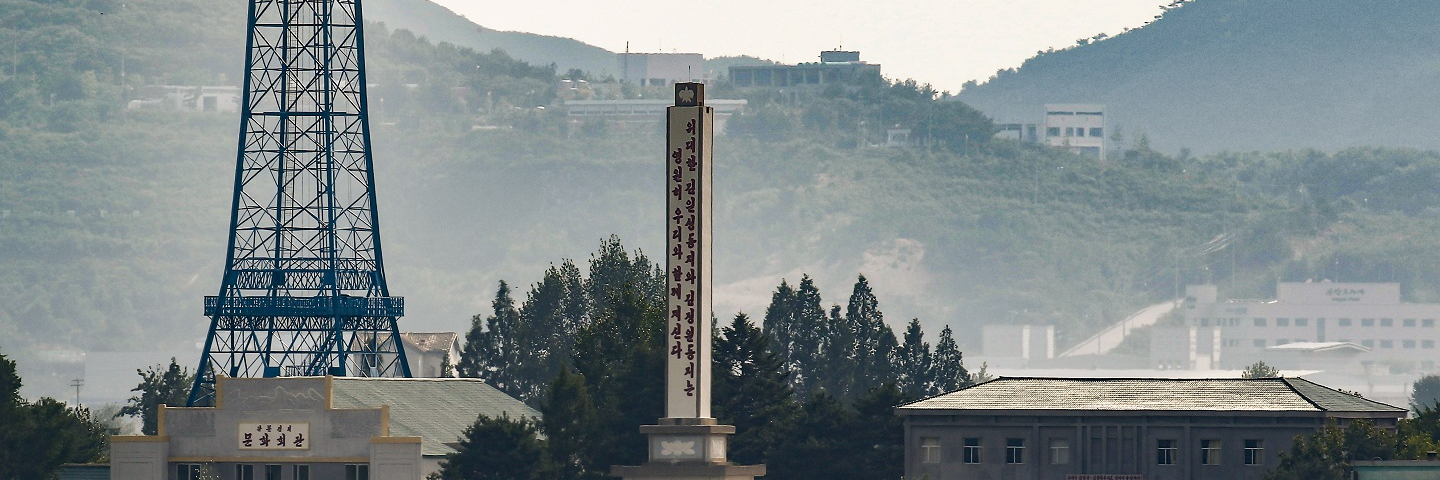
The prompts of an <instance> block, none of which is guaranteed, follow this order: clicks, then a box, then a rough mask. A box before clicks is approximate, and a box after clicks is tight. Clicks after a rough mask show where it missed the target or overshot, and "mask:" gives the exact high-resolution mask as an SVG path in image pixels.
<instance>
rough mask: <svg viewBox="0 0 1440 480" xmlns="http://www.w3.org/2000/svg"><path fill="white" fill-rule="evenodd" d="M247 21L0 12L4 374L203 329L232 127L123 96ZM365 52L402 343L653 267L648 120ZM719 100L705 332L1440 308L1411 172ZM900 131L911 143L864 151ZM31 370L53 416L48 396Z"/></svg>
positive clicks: (499, 75)
mask: <svg viewBox="0 0 1440 480" xmlns="http://www.w3.org/2000/svg"><path fill="white" fill-rule="evenodd" d="M1186 8H1187V9H1188V8H1190V7H1186ZM243 17H244V8H243V2H241V1H240V0H224V1H211V0H126V1H125V2H123V3H122V2H119V1H118V0H112V1H106V0H64V1H47V2H40V1H34V0H0V45H8V46H11V51H9V52H4V51H0V67H4V68H0V348H4V349H5V351H6V352H7V354H12V355H15V356H17V357H21V356H24V357H27V358H29V357H33V356H35V354H36V353H37V352H55V351H64V350H92V351H105V350H142V349H145V350H152V349H160V350H164V349H170V348H172V347H174V346H175V345H189V344H193V343H194V342H196V341H197V340H199V339H200V338H201V337H202V336H203V334H204V332H205V328H206V321H205V319H204V318H203V317H201V315H200V300H201V297H202V296H203V295H206V294H213V292H214V290H215V289H216V288H217V287H218V284H219V281H220V269H221V266H222V263H223V260H224V257H223V255H224V242H225V240H226V233H227V232H226V225H227V222H228V215H229V212H228V210H227V209H228V205H229V202H230V198H231V192H230V188H231V183H230V179H231V178H233V177H232V175H233V168H234V158H235V156H234V155H235V141H236V139H237V134H236V129H237V128H238V126H239V122H238V116H237V115H235V114H223V113H197V112H181V111H176V110H168V109H163V108H161V109H127V108H126V104H127V101H128V100H130V99H132V98H135V95H136V93H135V92H136V89H137V88H138V87H142V86H146V85H157V84H170V85H217V84H218V85H236V84H238V83H239V79H240V74H241V65H240V62H241V58H240V54H241V53H242V52H243V42H244V31H243V30H244V27H243ZM367 34H368V35H369V36H368V37H367V42H368V44H367V51H368V53H369V54H370V57H369V66H370V68H371V70H370V72H369V78H368V83H370V84H372V88H371V90H370V95H371V105H372V108H373V112H372V114H373V115H374V118H373V121H372V125H374V131H373V133H372V138H373V140H374V142H375V146H374V149H375V159H376V168H377V174H376V176H377V182H376V183H377V190H378V195H379V202H380V209H379V211H380V217H381V233H382V237H383V240H384V242H385V254H386V256H387V257H386V263H387V271H388V276H389V279H390V288H391V291H392V292H394V293H396V294H398V295H403V296H405V297H406V298H407V303H408V305H409V308H408V311H407V316H406V317H405V318H404V320H403V321H402V322H403V324H402V325H403V326H402V328H404V329H406V330H415V331H436V330H440V331H463V330H465V329H466V328H467V327H468V325H469V319H470V318H471V316H472V315H475V314H477V313H480V312H484V311H487V309H488V306H489V303H490V300H491V298H492V297H493V295H494V292H495V287H496V285H497V284H498V282H499V281H500V280H506V281H508V282H510V284H511V285H515V286H517V287H516V291H517V292H519V291H526V290H528V288H525V287H524V286H526V285H530V284H532V283H534V282H539V281H540V280H541V279H540V276H539V272H544V271H545V270H546V267H547V266H549V265H553V264H560V263H562V262H563V261H564V260H565V259H572V260H580V259H583V257H584V256H585V255H587V254H588V253H589V252H592V251H594V250H595V247H596V245H597V244H599V243H600V242H601V240H602V239H605V238H608V237H609V236H610V235H612V234H614V235H618V237H619V238H620V239H621V240H622V241H624V243H625V245H627V246H629V247H632V248H638V249H639V250H640V251H643V252H655V251H658V250H659V248H660V246H661V244H662V241H663V233H661V232H662V230H663V216H660V215H659V213H660V209H661V208H662V207H661V205H663V197H662V196H663V192H662V191H661V189H662V188H663V178H662V176H661V174H660V173H659V172H658V171H656V167H655V166H656V165H657V163H656V162H657V161H658V156H657V152H658V151H659V149H660V147H659V145H661V144H662V139H661V136H660V135H659V132H658V125H657V126H654V127H645V128H625V127H624V126H621V125H616V124H610V123H605V122H590V123H575V122H571V121H569V120H568V119H567V118H566V117H565V115H564V113H563V111H562V110H563V108H562V107H561V106H559V105H558V103H557V98H558V97H557V96H556V93H555V89H554V87H553V85H554V82H555V81H556V80H557V75H556V71H555V68H554V67H552V66H549V65H531V64H527V63H524V62H520V61H516V60H514V59H512V58H511V57H509V56H508V55H507V54H505V53H500V52H489V51H476V50H472V49H469V48H463V47H457V46H454V45H450V44H438V45H437V44H433V43H431V42H428V41H426V40H423V39H421V38H418V37H417V36H416V35H414V34H413V33H411V32H409V31H407V30H394V29H389V28H382V27H381V26H380V25H378V24H372V25H370V29H369V30H368V31H367ZM617 90H620V89H617ZM629 94H632V95H638V94H646V95H647V96H657V95H659V96H663V95H665V93H664V92H662V91H651V92H639V91H633V90H632V91H629ZM710 96H711V98H744V99H747V100H748V101H749V102H750V103H749V107H748V109H747V111H746V112H745V114H744V115H742V116H738V117H736V118H734V119H732V120H731V122H730V125H729V127H728V130H727V132H726V134H725V135H724V136H722V137H720V138H719V139H717V145H716V150H715V153H716V158H717V162H718V163H717V165H716V169H715V173H716V191H717V193H716V199H717V202H718V204H717V207H716V210H715V212H716V214H717V217H718V218H717V220H716V221H717V228H716V245H717V246H716V249H717V250H716V252H715V259H716V263H717V272H716V276H715V279H716V281H717V283H718V284H719V287H718V291H717V299H716V307H717V311H716V312H715V315H716V316H717V317H719V318H721V319H729V318H732V317H733V316H734V315H735V314H736V313H737V311H742V310H743V311H744V312H746V313H749V314H750V315H752V316H755V317H756V318H758V316H759V314H760V313H761V312H762V311H764V310H765V308H766V306H767V304H768V302H769V301H770V300H771V298H772V294H773V293H775V291H776V288H777V285H780V283H781V280H782V279H784V280H786V281H788V282H790V283H791V284H795V283H796V282H799V281H800V279H801V278H802V275H805V274H808V275H809V276H810V277H811V278H812V279H813V285H814V288H816V289H817V290H819V291H820V294H823V298H827V299H831V302H832V303H834V302H836V300H835V299H843V298H844V293H845V292H846V291H848V289H849V287H850V285H851V284H852V283H853V282H854V280H855V278H856V277H857V275H859V274H863V275H864V276H865V277H866V278H867V279H868V281H869V285H870V286H871V288H872V289H873V291H874V295H875V297H876V298H877V299H878V302H879V304H880V306H881V308H883V309H884V311H885V312H886V313H887V314H888V316H887V317H886V318H887V319H888V321H889V323H890V324H891V327H892V328H893V329H895V330H897V331H899V330H902V328H901V327H902V326H903V325H904V324H905V323H906V322H908V321H909V320H910V319H911V318H917V317H918V318H919V320H920V323H921V324H923V326H924V329H925V331H928V332H932V334H933V333H934V332H939V331H941V330H942V328H941V327H942V326H944V325H949V326H951V327H953V329H954V332H955V341H956V342H957V343H959V345H960V348H961V349H963V350H965V351H966V352H967V353H972V352H973V351H974V349H975V348H977V347H978V344H979V342H978V336H979V335H978V328H979V326H980V325H982V324H985V323H1037V324H1053V325H1056V326H1057V327H1058V331H1059V335H1060V338H1059V339H1058V343H1059V344H1060V346H1062V347H1063V346H1065V345H1069V344H1070V343H1073V342H1074V341H1076V340H1078V339H1079V338H1083V337H1084V336H1087V335H1089V334H1090V333H1091V332H1093V331H1094V329H1095V328H1096V327H1098V326H1100V325H1102V324H1105V323H1108V322H1112V321H1115V320H1118V319H1119V318H1122V317H1124V316H1125V315H1126V314H1128V313H1130V312H1132V311H1133V310H1134V309H1135V308H1137V307H1139V306H1142V305H1145V304H1148V303H1152V302H1155V301H1159V300H1162V299H1165V298H1169V297H1170V296H1171V295H1172V294H1173V293H1174V292H1175V291H1176V289H1177V288H1178V287H1179V286H1180V285H1183V284H1185V283H1187V282H1199V281H1215V282H1220V283H1221V284H1222V286H1223V288H1224V291H1223V292H1222V294H1234V295H1238V296H1245V297H1247V298H1254V297H1265V296H1269V295H1270V294H1271V292H1270V289H1271V288H1273V285H1272V283H1271V282H1273V280H1274V279H1275V278H1277V277H1284V278H1287V279H1302V280H1303V279H1305V278H1331V279H1336V280H1400V281H1405V282H1407V283H1406V295H1407V298H1411V299H1430V300H1434V299H1436V298H1437V296H1440V295H1437V293H1436V292H1437V291H1440V290H1437V287H1436V285H1437V284H1440V279H1437V278H1435V275H1434V274H1433V273H1432V272H1435V271H1440V270H1437V269H1436V268H1434V267H1436V261H1435V260H1433V259H1431V258H1430V257H1431V256H1430V255H1427V252H1430V251H1434V248H1431V247H1433V246H1434V245H1432V244H1433V243H1435V240H1434V238H1433V237H1434V236H1433V235H1426V234H1425V233H1426V232H1433V231H1434V228H1435V227H1436V226H1437V225H1436V223H1437V219H1436V210H1435V209H1434V207H1433V205H1435V200H1436V198H1435V195H1436V194H1435V192H1434V190H1433V188H1432V187H1431V185H1434V184H1435V182H1436V181H1440V178H1436V176H1437V174H1440V157H1437V155H1436V154H1434V153H1432V152H1420V151H1411V150H1394V149H1379V148H1376V149H1355V150H1347V151H1341V152H1338V153H1334V154H1326V153H1319V152H1309V151H1300V152H1293V153H1277V154H1246V155H1224V156H1212V157H1200V158H1194V157H1176V156H1167V155H1164V154H1161V153H1158V152H1155V151H1152V150H1150V149H1148V148H1147V147H1146V146H1145V145H1143V144H1139V145H1136V147H1137V149H1136V150H1137V151H1136V152H1135V153H1134V154H1132V155H1129V156H1127V157H1126V158H1125V159H1123V160H1112V161H1110V162H1100V161H1097V160H1094V159H1089V158H1084V157H1077V156H1072V155H1070V154H1067V153H1063V152H1058V151H1053V150H1049V149H1046V148H1042V147H1039V146H1034V145H1023V144H1017V143H1011V142H1007V141H998V140H996V141H990V140H988V138H989V137H990V134H991V133H993V131H994V130H993V128H994V127H993V125H992V124H991V122H990V120H989V119H987V118H985V117H984V116H982V115H980V114H979V113H978V112H976V111H975V110H973V109H971V108H969V107H968V106H966V105H965V104H963V103H959V102H954V101H950V100H941V99H939V96H938V95H937V93H936V92H934V91H933V90H931V89H929V88H928V87H927V86H925V85H924V84H923V83H917V82H914V81H901V82H893V81H886V80H883V79H880V78H873V79H871V81H870V83H868V84H865V85H861V86H859V88H855V89H850V90H843V89H836V90H833V91H829V92H826V93H825V94H824V95H821V96H820V97H819V98H816V99H813V100H811V101H807V102H804V103H798V104H797V103H793V102H791V101H786V100H785V99H783V98H781V97H780V96H777V95H774V94H773V93H772V92H765V91H733V90H728V89H727V88H725V87H724V86H723V85H716V86H713V88H712V90H711V91H710ZM537 106H545V108H537ZM897 124H899V125H906V126H910V127H911V128H913V129H914V132H915V137H916V138H919V139H923V140H924V144H923V145H921V146H911V147H904V148H883V147H878V146H876V145H879V144H882V143H883V141H884V140H885V129H886V128H887V127H888V126H891V125H897ZM1157 136H1158V133H1157ZM1357 141H1359V140H1357ZM1137 143H1140V142H1137ZM1232 272H1233V275H1232ZM37 358H39V357H37ZM30 364H31V365H34V362H30ZM26 378H27V388H31V387H33V386H45V385H48V386H49V387H52V388H56V389H57V393H52V394H57V395H58V394H59V393H58V388H60V387H63V385H64V382H65V380H63V379H62V378H61V377H42V376H35V375H26ZM31 378H34V379H35V380H34V381H33V382H31V381H30V380H29V379H31Z"/></svg>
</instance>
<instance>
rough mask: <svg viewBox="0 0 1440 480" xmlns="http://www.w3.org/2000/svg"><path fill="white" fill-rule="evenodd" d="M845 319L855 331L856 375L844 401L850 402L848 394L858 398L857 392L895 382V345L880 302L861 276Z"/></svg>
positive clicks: (868, 283)
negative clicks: (881, 310)
mask: <svg viewBox="0 0 1440 480" xmlns="http://www.w3.org/2000/svg"><path fill="white" fill-rule="evenodd" d="M845 318H846V325H848V326H849V327H850V328H854V329H855V350H854V352H855V353H854V356H855V367H854V371H855V374H854V376H853V379H852V381H851V386H850V387H849V388H848V389H847V397H845V398H851V397H850V395H851V394H854V395H856V396H858V394H859V393H860V392H865V391H868V390H870V389H871V388H875V387H878V386H880V385H881V384H883V383H886V382H892V381H894V378H895V375H896V371H895V370H896V369H895V355H896V350H897V348H898V345H896V341H895V331H894V330H891V329H890V325H889V324H886V323H885V315H884V314H883V313H881V312H880V301H879V300H878V299H876V298H875V293H874V292H872V291H871V290H870V282H869V281H867V280H866V279H865V276H864V275H860V278H859V279H858V280H856V282H855V289H854V290H853V291H852V292H851V294H850V302H849V305H848V306H847V307H846V309H845Z"/></svg>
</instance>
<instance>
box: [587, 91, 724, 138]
mask: <svg viewBox="0 0 1440 480" xmlns="http://www.w3.org/2000/svg"><path fill="white" fill-rule="evenodd" d="M748 103H749V102H748V101H747V100H727V99H713V100H712V99H706V100H705V106H708V107H711V108H714V109H715V133H716V134H722V133H724V132H725V125H726V124H727V123H729V121H730V117H732V116H734V115H735V114H737V113H740V112H741V111H743V110H744V109H745V106H746V105H747V104H748ZM564 105H565V115H566V116H567V117H568V118H569V120H570V121H571V122H574V123H582V122H587V121H593V120H605V121H609V122H616V123H620V124H627V123H634V124H645V125H649V124H654V125H659V124H660V123H661V122H663V121H664V120H665V109H666V108H669V107H671V106H673V105H675V102H674V101H673V100H651V99H638V98H637V99H625V100H566V101H565V103H564Z"/></svg>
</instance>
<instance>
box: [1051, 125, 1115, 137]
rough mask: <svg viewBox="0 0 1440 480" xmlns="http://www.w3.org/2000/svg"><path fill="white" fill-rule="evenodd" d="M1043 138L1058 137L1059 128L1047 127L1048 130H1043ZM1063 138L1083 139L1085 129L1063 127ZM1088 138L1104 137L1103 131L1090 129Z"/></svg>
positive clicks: (1095, 128)
mask: <svg viewBox="0 0 1440 480" xmlns="http://www.w3.org/2000/svg"><path fill="white" fill-rule="evenodd" d="M1045 136H1046V137H1058V136H1060V127H1048V128H1046V129H1045ZM1065 136H1067V137H1083V136H1085V127H1065ZM1090 136H1092V137H1096V138H1099V137H1103V136H1105V129H1103V128H1099V127H1094V128H1091V129H1090Z"/></svg>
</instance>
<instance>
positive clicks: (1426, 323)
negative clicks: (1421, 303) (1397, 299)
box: [1420, 318, 1435, 328]
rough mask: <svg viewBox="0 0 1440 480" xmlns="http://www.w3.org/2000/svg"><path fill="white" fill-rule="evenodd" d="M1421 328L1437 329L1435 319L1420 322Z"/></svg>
mask: <svg viewBox="0 0 1440 480" xmlns="http://www.w3.org/2000/svg"><path fill="white" fill-rule="evenodd" d="M1420 326H1422V327H1425V328H1435V319H1433V318H1427V319H1424V320H1421V321H1420Z"/></svg>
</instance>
